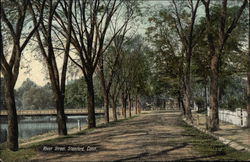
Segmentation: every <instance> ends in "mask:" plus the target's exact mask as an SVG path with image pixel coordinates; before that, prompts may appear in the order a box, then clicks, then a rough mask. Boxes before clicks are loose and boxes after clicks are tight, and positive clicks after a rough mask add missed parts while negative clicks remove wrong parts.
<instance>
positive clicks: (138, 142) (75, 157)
mask: <svg viewBox="0 0 250 162" xmlns="http://www.w3.org/2000/svg"><path fill="white" fill-rule="evenodd" d="M181 122H182V121H181V118H180V113H179V112H171V113H152V114H142V115H140V116H139V117H137V118H135V119H133V120H128V121H126V122H122V123H119V124H118V125H115V126H111V127H107V128H100V129H96V130H93V131H91V132H88V133H87V134H84V135H81V136H77V137H72V138H68V139H65V140H64V141H63V142H59V143H57V144H67V145H79V144H80V145H89V146H96V148H97V151H93V152H87V153H47V152H46V153H44V152H40V153H39V154H38V156H37V157H35V158H34V159H35V160H46V161H47V160H50V161H57V160H58V161H90V160H94V161H102V160H105V161H110V160H115V161H116V160H117V161H118V160H131V161H134V160H160V161H166V160H181V159H193V160H195V157H199V156H198V153H196V152H194V151H193V150H192V146H191V145H190V144H189V143H186V142H184V141H185V138H188V136H186V137H185V136H183V135H182V132H183V128H182V127H181V124H180V123H181Z"/></svg>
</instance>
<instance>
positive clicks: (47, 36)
mask: <svg viewBox="0 0 250 162" xmlns="http://www.w3.org/2000/svg"><path fill="white" fill-rule="evenodd" d="M72 3H73V0H70V1H66V0H63V1H62V0H57V1H56V2H53V0H49V1H47V3H46V5H47V8H46V9H47V10H46V11H47V12H48V13H47V14H46V15H44V19H43V21H42V22H41V24H42V25H41V29H40V30H38V31H37V32H36V38H37V42H38V46H39V48H40V51H41V54H42V56H43V58H44V60H45V63H46V65H47V68H48V72H49V78H50V81H51V85H52V89H53V93H54V96H55V105H56V111H57V123H58V134H59V135H67V127H66V116H65V113H64V100H65V82H66V73H67V66H68V59H69V52H70V41H71V29H72V20H71V14H72ZM59 4H60V8H62V9H63V10H64V11H65V12H64V13H65V14H64V15H60V16H62V17H63V16H64V17H65V19H66V21H67V24H68V26H66V27H65V28H66V29H65V30H63V31H64V33H63V35H64V36H66V40H65V42H63V40H61V38H60V36H58V34H57V33H56V32H55V30H54V29H53V23H55V20H54V18H55V15H56V10H57V8H58V5H59ZM38 6H40V3H38V4H37V7H38ZM35 14H36V13H35V12H34V11H33V12H32V15H33V22H34V24H37V21H36V19H35ZM53 36H54V37H53ZM55 37H56V38H57V39H58V40H57V41H59V42H60V43H61V44H60V46H61V47H62V48H63V50H64V52H63V65H62V71H61V73H60V72H59V65H58V63H57V62H58V60H57V58H56V54H55V53H56V50H55V48H56V45H55V43H53V42H54V41H55V39H56V38H55ZM61 37H62V36H61ZM43 39H44V40H43Z"/></svg>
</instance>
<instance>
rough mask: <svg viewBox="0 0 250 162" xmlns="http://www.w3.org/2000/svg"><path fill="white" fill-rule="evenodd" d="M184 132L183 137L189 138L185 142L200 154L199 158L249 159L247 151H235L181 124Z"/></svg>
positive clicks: (249, 154)
mask: <svg viewBox="0 0 250 162" xmlns="http://www.w3.org/2000/svg"><path fill="white" fill-rule="evenodd" d="M183 127H184V128H185V131H184V132H183V136H189V137H190V138H188V140H187V142H188V143H191V144H192V146H193V148H194V150H195V151H197V152H199V153H201V155H202V156H201V157H203V158H205V159H206V157H207V158H208V159H209V160H235V161H246V160H249V159H250V153H249V152H247V151H237V150H235V149H233V148H231V147H229V146H227V145H225V144H223V143H222V142H220V141H218V140H217V139H216V138H214V137H212V136H210V135H207V134H205V133H203V132H200V131H199V130H197V129H196V128H194V127H191V126H189V125H187V124H186V123H183Z"/></svg>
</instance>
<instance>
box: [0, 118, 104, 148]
mask: <svg viewBox="0 0 250 162" xmlns="http://www.w3.org/2000/svg"><path fill="white" fill-rule="evenodd" d="M99 117H100V116H99ZM97 118H98V117H97ZM78 122H80V124H81V127H83V126H85V125H86V124H87V116H67V129H71V128H77V127H78ZM7 127H8V125H7V119H6V117H0V143H2V142H5V141H6V139H7ZM18 130H19V139H28V138H30V137H32V136H36V135H40V134H44V133H48V132H50V131H52V130H57V123H56V117H55V116H32V117H19V120H18Z"/></svg>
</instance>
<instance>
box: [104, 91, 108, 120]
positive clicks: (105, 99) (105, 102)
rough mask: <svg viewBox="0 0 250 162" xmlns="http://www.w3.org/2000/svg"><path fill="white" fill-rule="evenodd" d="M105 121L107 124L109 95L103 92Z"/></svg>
mask: <svg viewBox="0 0 250 162" xmlns="http://www.w3.org/2000/svg"><path fill="white" fill-rule="evenodd" d="M104 91H105V92H104V106H105V121H106V123H109V94H108V92H107V91H106V90H104Z"/></svg>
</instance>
